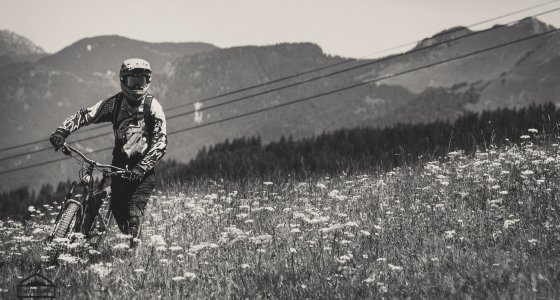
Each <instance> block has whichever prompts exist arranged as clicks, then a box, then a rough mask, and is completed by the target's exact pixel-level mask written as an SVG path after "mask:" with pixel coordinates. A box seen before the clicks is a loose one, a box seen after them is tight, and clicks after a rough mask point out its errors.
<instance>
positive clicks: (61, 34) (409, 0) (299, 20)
mask: <svg viewBox="0 0 560 300" xmlns="http://www.w3.org/2000/svg"><path fill="white" fill-rule="evenodd" d="M547 2H551V1H550V0H540V1H539V0H276V1H268V0H220V1H218V0H198V1H191V0H183V1H181V0H159V1H155V0H137V1H131V0H118V1H113V0H111V1H107V0H95V1H82V0H48V1H47V0H0V4H1V5H0V7H2V10H0V29H5V30H10V31H13V32H15V33H17V34H20V35H23V36H25V37H27V38H28V39H30V40H31V41H33V42H34V43H35V44H37V45H38V46H40V47H42V48H43V49H44V50H46V51H47V52H49V53H54V52H56V51H59V50H61V49H62V48H64V47H66V46H69V45H71V44H72V43H74V42H76V41H78V40H80V39H82V38H85V37H93V36H99V35H114V34H117V35H121V36H125V37H128V38H133V39H137V40H142V41H148V42H206V43H211V44H214V45H216V46H218V47H232V46H243V45H270V44H276V43H281V42H313V43H316V44H318V45H319V46H321V48H322V49H323V51H324V52H326V53H328V54H332V55H341V56H345V57H375V54H379V53H380V51H383V50H386V49H388V48H392V47H394V46H396V45H402V44H405V43H409V42H414V41H418V40H420V39H422V38H425V37H428V36H431V35H433V34H435V33H437V32H440V31H442V30H444V29H447V28H450V27H453V26H458V25H463V26H468V25H471V24H474V23H477V22H479V21H482V20H486V19H489V18H493V17H496V16H499V15H503V14H506V13H510V12H513V11H516V10H520V9H524V8H527V7H530V6H534V5H538V4H541V3H547ZM556 7H560V0H557V1H554V3H550V4H548V5H546V6H543V7H540V8H535V9H532V10H530V11H527V12H524V13H521V14H518V15H514V16H511V17H508V18H504V19H501V20H497V21H495V22H494V23H500V24H504V23H507V22H510V21H513V20H516V19H521V18H523V17H526V16H530V15H533V14H536V13H538V12H541V11H545V10H547V9H552V8H556ZM539 19H540V20H542V21H544V22H546V23H549V24H552V25H554V26H555V27H560V11H558V12H554V13H551V14H549V15H546V16H543V17H539ZM494 23H491V24H486V25H483V26H478V27H475V28H473V29H483V28H486V27H488V26H491V25H493V24H494ZM402 50H404V49H402ZM392 52H395V51H392ZM388 53H391V52H388ZM388 53H383V55H386V54H388ZM372 55H373V56H372Z"/></svg>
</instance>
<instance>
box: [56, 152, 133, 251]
mask: <svg viewBox="0 0 560 300" xmlns="http://www.w3.org/2000/svg"><path fill="white" fill-rule="evenodd" d="M60 149H61V151H62V152H63V153H64V154H66V155H69V156H72V157H74V158H75V159H76V160H78V161H79V162H80V163H81V166H82V168H81V170H80V171H79V175H80V182H76V181H74V182H72V185H71V186H70V190H69V191H68V194H67V195H66V197H65V199H64V203H63V204H62V205H61V208H60V212H59V213H58V216H57V217H56V221H55V223H54V227H53V229H52V232H51V234H50V235H49V236H48V238H47V240H46V242H47V245H48V246H49V247H50V250H49V253H48V256H49V258H50V260H51V261H55V260H56V259H57V257H58V255H59V253H60V252H61V251H62V250H64V247H65V246H64V245H63V244H62V243H60V239H65V238H66V239H68V241H70V242H73V239H74V238H75V237H76V236H82V237H83V238H84V239H85V240H86V241H87V242H88V243H89V244H90V245H91V246H93V247H97V246H98V244H99V243H100V242H101V241H102V239H103V237H104V236H105V235H106V233H107V231H108V228H109V226H110V225H111V220H112V214H111V209H110V199H111V196H110V195H111V190H110V187H107V188H105V187H104V186H105V183H106V180H107V178H110V177H111V176H113V175H118V176H122V177H123V178H130V175H131V173H130V171H128V170H127V169H122V168H119V167H115V166H112V165H105V164H100V163H98V162H96V161H94V160H92V159H89V158H87V157H86V156H85V155H84V154H83V153H81V152H80V151H78V150H77V149H75V148H73V147H71V146H70V145H68V144H66V143H64V145H63V146H62V147H61V148H60ZM72 153H75V154H77V155H78V156H79V157H80V158H81V159H78V158H77V157H76V156H74V155H73V154H72ZM96 170H97V171H99V172H101V174H102V179H101V180H100V181H99V182H97V183H96V180H95V178H94V176H93V173H94V171H96ZM75 233H78V235H76V234H75ZM80 234H81V235H80Z"/></svg>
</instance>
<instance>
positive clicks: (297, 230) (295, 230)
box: [290, 228, 301, 233]
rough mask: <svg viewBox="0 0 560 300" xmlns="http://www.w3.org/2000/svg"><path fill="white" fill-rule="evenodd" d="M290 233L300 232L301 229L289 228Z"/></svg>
mask: <svg viewBox="0 0 560 300" xmlns="http://www.w3.org/2000/svg"><path fill="white" fill-rule="evenodd" d="M290 232H291V233H301V230H299V228H292V230H290Z"/></svg>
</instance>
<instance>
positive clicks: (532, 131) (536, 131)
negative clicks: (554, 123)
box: [527, 128, 539, 134]
mask: <svg viewBox="0 0 560 300" xmlns="http://www.w3.org/2000/svg"><path fill="white" fill-rule="evenodd" d="M527 131H529V132H530V133H535V134H536V133H539V131H538V130H536V129H535V128H529V130H527Z"/></svg>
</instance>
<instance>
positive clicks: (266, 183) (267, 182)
mask: <svg viewBox="0 0 560 300" xmlns="http://www.w3.org/2000/svg"><path fill="white" fill-rule="evenodd" d="M263 184H264V185H273V184H274V183H272V182H270V181H265V182H263Z"/></svg>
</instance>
